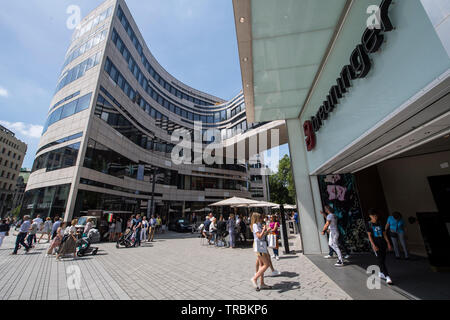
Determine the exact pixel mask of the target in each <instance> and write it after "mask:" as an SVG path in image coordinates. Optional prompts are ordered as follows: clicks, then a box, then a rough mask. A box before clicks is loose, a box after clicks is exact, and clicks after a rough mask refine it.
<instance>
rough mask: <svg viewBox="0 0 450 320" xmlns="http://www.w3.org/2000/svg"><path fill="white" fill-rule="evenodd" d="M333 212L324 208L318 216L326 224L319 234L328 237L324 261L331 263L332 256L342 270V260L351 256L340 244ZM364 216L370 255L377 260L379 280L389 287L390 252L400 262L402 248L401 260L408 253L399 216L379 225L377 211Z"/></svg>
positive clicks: (390, 280) (394, 214) (336, 220)
mask: <svg viewBox="0 0 450 320" xmlns="http://www.w3.org/2000/svg"><path fill="white" fill-rule="evenodd" d="M334 211H335V210H334V209H333V208H332V207H331V206H330V205H326V206H325V212H321V213H322V215H323V216H324V218H325V221H326V223H325V225H324V227H323V230H322V234H323V235H326V234H328V241H329V242H328V245H329V249H330V252H329V254H328V255H327V256H325V258H326V259H331V258H333V255H334V254H337V257H338V261H337V262H336V264H335V266H337V267H342V266H344V265H345V260H344V259H349V258H350V252H349V250H348V249H347V247H346V245H345V242H344V241H343V237H341V236H340V233H339V229H338V219H337V217H336V215H335V214H334ZM367 216H368V217H369V220H368V221H367V223H366V231H367V236H368V239H369V243H370V246H371V249H372V252H373V254H374V255H375V257H376V259H377V264H378V267H379V269H380V273H379V278H380V279H383V280H385V281H386V283H387V284H389V285H392V284H393V281H392V279H391V276H390V273H389V271H388V268H387V266H386V256H387V253H388V252H389V251H394V254H395V258H396V259H401V256H400V246H401V248H402V251H403V255H404V259H405V260H408V259H409V252H408V248H407V246H406V241H405V236H406V227H405V222H404V220H403V218H402V215H401V213H399V212H394V213H392V215H390V216H389V217H388V218H387V222H386V223H383V222H382V221H381V218H380V213H379V211H378V210H376V209H373V208H372V209H369V210H368V212H367ZM399 244H400V245H399Z"/></svg>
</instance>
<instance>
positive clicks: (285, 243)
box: [280, 204, 290, 254]
mask: <svg viewBox="0 0 450 320" xmlns="http://www.w3.org/2000/svg"><path fill="white" fill-rule="evenodd" d="M280 215H281V233H282V239H283V247H284V252H285V253H286V254H289V253H290V250H289V238H288V233H287V228H286V218H285V216H284V206H283V204H280Z"/></svg>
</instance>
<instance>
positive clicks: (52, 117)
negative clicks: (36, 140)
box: [48, 108, 62, 126]
mask: <svg viewBox="0 0 450 320" xmlns="http://www.w3.org/2000/svg"><path fill="white" fill-rule="evenodd" d="M61 112H62V108H59V109H58V110H56V111H54V112H53V113H52V114H51V115H50V118H49V123H48V125H49V126H50V125H52V124H53V123H55V122H56V121H59V120H60V119H61Z"/></svg>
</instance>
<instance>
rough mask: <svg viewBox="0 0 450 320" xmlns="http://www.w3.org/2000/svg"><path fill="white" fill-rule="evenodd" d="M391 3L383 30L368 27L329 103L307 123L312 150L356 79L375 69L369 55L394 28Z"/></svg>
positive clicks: (388, 0) (383, 9)
mask: <svg viewBox="0 0 450 320" xmlns="http://www.w3.org/2000/svg"><path fill="white" fill-rule="evenodd" d="M391 4H392V0H383V2H382V3H381V5H380V7H379V18H380V21H381V25H380V26H379V28H376V27H368V28H367V29H366V30H365V31H364V33H363V35H362V37H361V43H360V44H358V45H357V46H356V48H355V49H354V50H353V52H352V54H351V55H350V63H349V64H348V65H345V66H344V67H343V68H342V71H341V73H340V76H339V78H337V79H336V84H335V85H333V86H332V87H331V89H330V91H329V92H328V95H327V97H326V100H325V101H324V102H323V104H322V105H321V106H320V107H319V109H318V111H317V113H316V115H315V116H313V117H311V120H307V121H305V123H304V124H303V130H304V134H305V137H306V140H305V143H306V147H307V150H308V151H312V150H313V149H314V148H315V146H316V132H318V131H319V130H320V128H321V127H322V126H323V125H324V121H325V120H326V119H328V116H329V115H330V114H331V112H333V110H334V108H337V105H338V104H339V100H340V99H342V97H343V96H344V95H345V94H346V93H347V92H348V91H349V90H350V88H351V87H352V80H356V79H362V78H365V77H366V76H367V75H368V73H369V71H370V69H371V68H372V63H371V61H370V56H369V55H370V54H371V53H375V52H377V51H378V50H379V49H380V47H381V45H382V44H383V41H384V35H383V32H389V31H392V30H393V29H394V28H393V26H392V23H391V20H390V18H389V14H388V12H389V7H390V6H391Z"/></svg>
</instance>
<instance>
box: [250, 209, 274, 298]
mask: <svg viewBox="0 0 450 320" xmlns="http://www.w3.org/2000/svg"><path fill="white" fill-rule="evenodd" d="M262 222H263V218H262V216H261V214H259V213H257V212H254V213H253V214H252V219H251V225H252V231H253V239H254V240H253V250H254V251H255V254H256V258H257V264H259V270H258V272H257V273H256V274H255V276H254V277H253V278H251V279H250V281H251V282H252V285H253V287H254V288H255V289H256V291H259V290H260V289H271V288H272V287H271V286H268V285H266V284H265V283H264V273H265V272H266V270H267V269H268V268H269V267H270V260H269V252H268V250H267V242H266V235H267V234H268V233H269V232H270V228H269V227H268V226H264V227H263V226H262ZM258 278H260V279H261V284H260V285H259V286H258Z"/></svg>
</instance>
